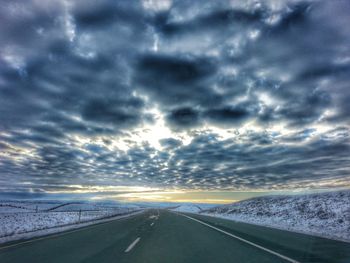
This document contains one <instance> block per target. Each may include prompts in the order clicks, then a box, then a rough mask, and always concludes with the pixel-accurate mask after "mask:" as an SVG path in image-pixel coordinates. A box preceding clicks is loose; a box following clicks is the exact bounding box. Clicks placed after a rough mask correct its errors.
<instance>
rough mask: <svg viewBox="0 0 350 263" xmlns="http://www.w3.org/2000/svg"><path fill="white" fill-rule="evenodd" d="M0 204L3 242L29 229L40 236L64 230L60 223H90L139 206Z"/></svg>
mask: <svg viewBox="0 0 350 263" xmlns="http://www.w3.org/2000/svg"><path fill="white" fill-rule="evenodd" d="M56 207H57V208H56ZM0 208H2V209H0V225H1V227H0V243H3V242H7V241H10V240H16V239H20V238H23V236H28V235H26V234H28V233H31V234H30V237H33V236H40V235H43V234H47V233H51V232H59V231H62V230H60V229H59V228H60V227H64V230H67V229H71V228H76V227H77V226H78V227H79V226H80V225H86V223H89V224H91V223H94V221H97V220H102V219H108V218H112V217H117V216H123V215H126V214H130V213H132V212H136V211H139V210H140V209H138V208H136V207H128V206H125V207H124V206H120V205H115V206H113V205H110V204H108V206H106V205H104V204H94V203H91V204H87V203H74V204H72V203H67V205H66V204H64V203H55V204H53V203H50V204H47V203H42V202H40V203H37V204H35V203H32V202H31V203H30V204H28V202H23V203H21V202H1V203H0ZM65 208H66V210H65ZM51 209H52V210H51ZM56 210H57V211H56ZM36 211H37V212H36ZM50 229H51V230H50ZM52 229H55V231H52ZM44 230H47V231H46V232H45V231H44ZM49 230H50V231H49ZM39 232H40V233H41V234H40V233H39Z"/></svg>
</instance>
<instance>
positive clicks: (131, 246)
mask: <svg viewBox="0 0 350 263" xmlns="http://www.w3.org/2000/svg"><path fill="white" fill-rule="evenodd" d="M140 239H141V238H140V237H138V238H136V239H135V240H134V242H132V243H131V244H130V245H129V246H128V248H127V249H126V250H125V251H124V252H125V253H128V252H129V251H130V250H131V249H133V248H134V246H135V245H136V244H137V243H138V242H139V241H140Z"/></svg>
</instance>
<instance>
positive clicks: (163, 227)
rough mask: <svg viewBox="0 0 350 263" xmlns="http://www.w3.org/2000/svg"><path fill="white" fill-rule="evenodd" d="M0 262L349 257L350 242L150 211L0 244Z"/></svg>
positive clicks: (333, 260)
mask: <svg viewBox="0 0 350 263" xmlns="http://www.w3.org/2000/svg"><path fill="white" fill-rule="evenodd" d="M0 262H1V263H7V262H10V263H17V262H18V263H19V262H20V263H23V262H25V263H32V262H33V263H34V262H35V263H41V262H50V263H51V262H53V263H54V262H59V263H71V262H83V263H90V262H98V263H103V262H117V263H119V262H120V263H127V262H132V263H139V262H140V263H141V262H142V263H148V262H149V263H182V262H188V263H196V262H201V263H205V262H214V263H220V262H230V263H232V262H237V263H248V262H249V263H253V262H256V263H264V262H269V263H271V262H272V263H274V262H315V263H316V262H317V263H322V262H330V263H337V262H344V263H349V262H350V243H345V242H339V241H332V240H329V239H323V238H317V237H312V236H308V235H302V234H296V233H291V232H288V231H281V230H276V229H271V228H265V227H259V226H253V225H249V224H244V223H235V222H233V221H228V220H223V219H218V218H212V217H205V216H198V215H190V214H176V213H173V212H168V211H165V210H149V211H146V212H144V213H142V214H138V215H135V216H132V217H129V218H125V219H119V220H115V221H111V222H108V223H104V224H99V225H94V226H89V227H86V228H82V229H79V230H75V231H71V232H65V233H61V234H59V235H52V236H47V237H44V238H40V239H33V240H29V242H28V241H27V242H23V241H21V242H18V243H11V244H7V245H3V246H1V247H0Z"/></svg>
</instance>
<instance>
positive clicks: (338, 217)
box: [201, 190, 350, 242]
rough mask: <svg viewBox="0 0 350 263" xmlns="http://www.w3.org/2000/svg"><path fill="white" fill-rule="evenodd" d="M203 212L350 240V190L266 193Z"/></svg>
mask: <svg viewBox="0 0 350 263" xmlns="http://www.w3.org/2000/svg"><path fill="white" fill-rule="evenodd" d="M201 214H204V215H209V216H215V217H221V218H225V219H230V220H235V221H240V222H245V223H251V224H256V225H262V226H268V227H274V228H279V229H283V230H290V231H294V232H301V233H306V234H312V235H317V236H322V237H326V238H332V239H339V240H343V241H348V242H350V191H349V190H346V191H339V192H327V193H318V194H311V195H295V196H265V197H257V198H252V199H248V200H244V201H241V202H237V203H233V204H229V205H222V206H217V207H214V208H211V209H208V210H205V211H202V212H201Z"/></svg>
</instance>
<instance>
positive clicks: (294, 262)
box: [179, 213, 300, 263]
mask: <svg viewBox="0 0 350 263" xmlns="http://www.w3.org/2000/svg"><path fill="white" fill-rule="evenodd" d="M179 214H180V215H182V216H184V217H187V218H188V219H191V220H193V221H196V222H198V223H200V224H202V225H205V226H207V227H210V228H212V229H215V230H216V231H219V232H221V233H224V234H226V235H228V236H230V237H233V238H236V239H238V240H240V241H242V242H244V243H247V244H249V245H252V246H254V247H256V248H260V249H261V250H264V251H266V252H268V253H271V254H273V255H275V256H277V257H280V258H283V259H285V260H287V261H289V262H292V263H300V262H299V261H296V260H295V259H291V258H289V257H287V256H284V255H281V254H280V253H277V252H275V251H272V250H270V249H268V248H265V247H262V246H260V245H258V244H255V243H253V242H250V241H248V240H245V239H243V238H241V237H238V236H236V235H233V234H231V233H229V232H226V231H224V230H221V229H220V228H217V227H215V226H212V225H209V224H207V223H204V222H202V221H200V220H198V219H195V218H193V217H190V216H187V215H183V214H181V213H179Z"/></svg>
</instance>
